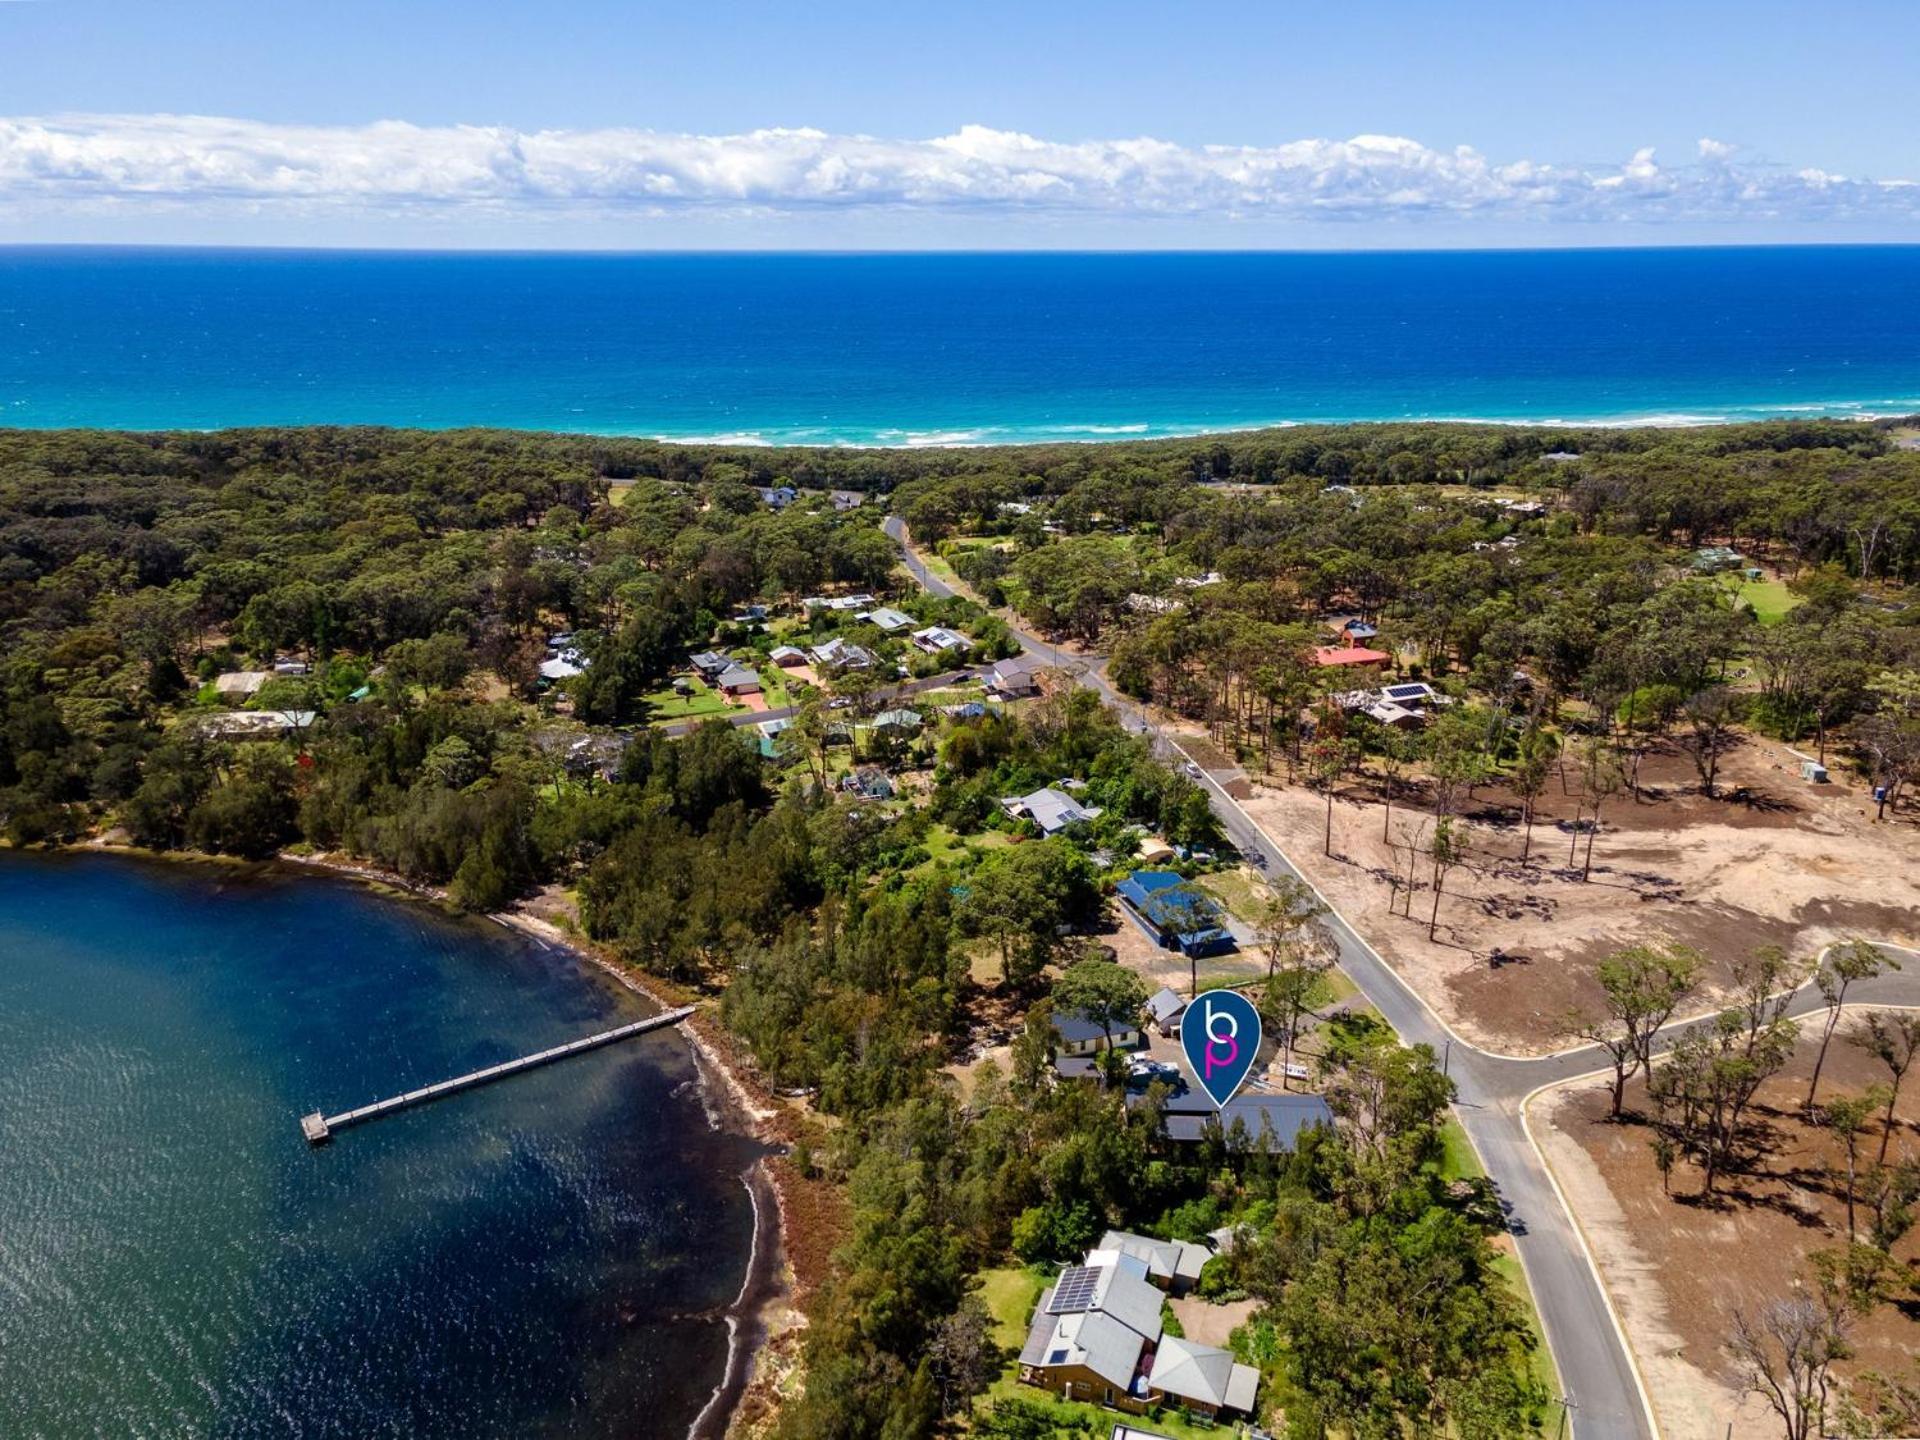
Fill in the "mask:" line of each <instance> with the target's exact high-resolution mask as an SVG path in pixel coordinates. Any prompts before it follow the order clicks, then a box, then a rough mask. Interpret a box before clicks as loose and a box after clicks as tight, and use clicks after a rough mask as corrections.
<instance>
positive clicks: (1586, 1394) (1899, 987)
mask: <svg viewBox="0 0 1920 1440" xmlns="http://www.w3.org/2000/svg"><path fill="white" fill-rule="evenodd" d="M885 529H886V533H887V534H888V535H889V536H890V537H891V538H892V539H893V540H894V541H895V542H896V543H897V544H898V545H899V546H900V548H901V552H902V554H903V555H904V556H905V558H906V565H907V570H908V572H909V573H910V574H911V575H912V576H913V578H914V579H915V580H916V581H918V582H919V583H920V584H921V585H922V586H924V587H925V588H926V589H927V590H928V591H930V592H931V593H933V594H935V595H951V594H953V593H955V592H954V589H953V587H952V586H951V585H949V584H947V583H946V582H944V581H943V580H941V579H940V578H939V577H938V576H937V575H934V574H933V573H931V572H930V571H929V570H928V569H927V567H926V565H925V563H924V561H923V560H922V559H921V557H920V556H919V555H917V554H916V553H915V551H914V549H913V547H912V545H911V544H910V543H909V541H908V538H907V535H906V529H905V525H904V523H903V522H902V521H901V519H900V517H899V516H890V517H888V519H887V521H886V522H885ZM1010 628H1012V629H1013V634H1014V635H1015V637H1016V638H1017V639H1018V640H1019V641H1020V644H1021V646H1022V647H1023V648H1024V649H1025V650H1026V651H1027V652H1028V653H1029V654H1031V655H1033V656H1035V657H1037V658H1039V659H1041V660H1043V661H1045V662H1047V663H1049V664H1056V665H1061V667H1062V668H1064V669H1067V670H1068V671H1069V672H1070V673H1072V674H1073V675H1074V676H1075V678H1076V680H1077V681H1078V683H1080V684H1083V685H1086V686H1088V687H1089V688H1090V689H1092V690H1094V691H1095V692H1096V693H1097V694H1099V695H1100V697H1101V698H1102V700H1104V701H1105V702H1106V704H1107V705H1108V706H1110V707H1112V708H1113V709H1114V710H1115V711H1116V712H1117V713H1118V714H1119V715H1120V716H1121V718H1122V720H1123V722H1124V723H1126V724H1127V725H1128V726H1129V727H1130V728H1133V729H1137V730H1139V731H1141V732H1142V733H1151V734H1152V735H1153V736H1154V742H1155V746H1156V748H1157V749H1158V750H1160V751H1161V752H1162V753H1163V754H1165V755H1167V756H1169V757H1177V758H1178V759H1179V760H1180V761H1182V762H1183V763H1184V765H1185V767H1186V768H1187V770H1188V773H1190V774H1193V775H1196V776H1198V777H1199V780H1200V783H1201V784H1202V785H1204V786H1205V787H1206V790H1207V794H1208V797H1209V798H1210V799H1211V800H1212V802H1213V809H1214V812H1215V814H1216V815H1217V816H1218V817H1219V819H1220V823H1221V826H1222V828H1223V829H1224V830H1225V831H1226V834H1227V838H1228V839H1230V840H1231V841H1232V842H1233V843H1234V845H1235V846H1236V847H1238V848H1239V850H1240V851H1241V852H1242V853H1243V854H1244V855H1246V856H1247V858H1248V859H1249V860H1250V861H1251V862H1252V863H1253V864H1254V866H1255V867H1256V869H1258V870H1260V871H1261V873H1263V874H1265V875H1267V876H1273V875H1275V874H1282V875H1291V876H1294V877H1295V878H1297V879H1299V880H1301V881H1302V882H1303V883H1305V884H1307V885H1309V886H1311V885H1312V882H1311V881H1310V880H1308V879H1307V878H1306V877H1305V876H1304V875H1301V874H1300V872H1299V871H1298V870H1297V869H1295V867H1294V866H1293V864H1292V862H1291V861H1290V860H1289V859H1288V858H1287V856H1286V854H1285V852H1284V851H1283V850H1282V849H1281V847H1280V846H1279V844H1278V843H1277V842H1276V841H1275V840H1274V839H1273V837H1272V836H1271V835H1269V834H1268V833H1267V832H1266V831H1265V830H1264V829H1263V828H1262V827H1261V826H1260V824H1259V823H1258V822H1257V821H1256V820H1254V819H1253V817H1252V816H1251V815H1249V814H1248V813H1247V812H1246V810H1245V809H1243V808H1242V807H1241V805H1240V803H1239V801H1237V800H1236V799H1235V798H1234V797H1233V796H1232V795H1231V794H1229V793H1228V791H1227V790H1226V789H1225V787H1223V786H1222V785H1221V784H1220V782H1219V780H1218V779H1217V778H1216V777H1214V776H1213V775H1210V774H1208V773H1207V772H1206V771H1205V770H1204V769H1202V768H1201V767H1200V766H1199V765H1198V764H1196V763H1194V762H1193V760H1192V757H1190V756H1189V755H1188V754H1187V752H1186V751H1185V750H1184V749H1182V748H1181V747H1180V745H1179V743H1178V741H1177V740H1176V739H1175V738H1173V737H1172V736H1169V735H1167V734H1165V733H1164V732H1163V731H1160V730H1159V729H1158V728H1157V727H1155V726H1154V725H1153V723H1152V720H1151V717H1149V716H1148V714H1147V713H1146V711H1145V710H1143V709H1142V708H1141V707H1140V706H1139V705H1138V704H1137V703H1135V702H1134V701H1133V700H1131V699H1129V698H1127V697H1126V696H1124V695H1121V694H1120V693H1119V692H1117V691H1116V690H1115V689H1114V688H1113V686H1112V684H1111V683H1110V682H1109V681H1108V679H1107V675H1106V664H1105V660H1104V658H1103V657H1100V656H1092V655H1089V656H1081V657H1073V658H1072V659H1068V658H1067V657H1064V656H1062V654H1061V652H1060V651H1059V650H1058V649H1057V648H1056V647H1054V646H1050V645H1047V644H1045V643H1044V642H1042V641H1041V640H1039V639H1038V637H1035V636H1032V635H1029V634H1027V633H1026V632H1025V631H1023V630H1021V629H1019V628H1018V627H1010ZM1314 893H1315V894H1316V895H1319V896H1320V899H1321V901H1322V903H1324V904H1326V906H1327V913H1326V915H1325V916H1324V917H1323V923H1324V924H1325V925H1326V927H1327V929H1328V931H1329V933H1330V934H1331V935H1332V937H1333V940H1334V943H1335V945H1336V946H1337V947H1338V949H1339V955H1340V965H1341V968H1342V969H1343V970H1344V971H1345V972H1346V974H1347V976H1348V978H1349V979H1351V980H1352V981H1353V983H1354V985H1355V986H1356V987H1358V989H1359V991H1360V993H1361V994H1362V995H1363V996H1364V997H1365V998H1366V1000H1367V1001H1368V1003H1370V1004H1371V1005H1372V1006H1373V1007H1374V1009H1376V1010H1377V1011H1378V1012H1379V1013H1380V1015H1381V1018H1383V1019H1384V1020H1385V1021H1386V1022H1387V1023H1388V1024H1390V1025H1392V1026H1393V1028H1394V1030H1395V1031H1396V1032H1398V1034H1399V1036H1400V1038H1401V1039H1402V1040H1403V1041H1404V1042H1405V1043H1407V1044H1409V1045H1414V1044H1426V1045H1430V1046H1432V1047H1433V1049H1434V1051H1435V1053H1436V1054H1442V1055H1444V1056H1445V1057H1446V1063H1447V1068H1448V1073H1449V1074H1450V1075H1451V1076H1452V1078H1453V1081H1454V1084H1455V1086H1456V1088H1457V1091H1458V1096H1457V1099H1456V1101H1455V1113H1456V1114H1457V1116H1458V1118H1459V1121H1460V1124H1461V1127H1462V1128H1463V1129H1464V1130H1465V1131H1466V1133H1467V1137H1468V1139H1469V1140H1471V1141H1472V1143H1473V1147H1474V1149H1475V1150H1476V1151H1477V1152H1478V1154H1479V1156H1480V1162H1481V1164H1482V1165H1483V1166H1484V1167H1485V1169H1486V1171H1487V1173H1488V1174H1489V1175H1490V1176H1491V1177H1493V1183H1494V1185H1495V1187H1496V1188H1497V1190H1498V1192H1499V1195H1500V1199H1501V1204H1502V1208H1503V1210H1504V1212H1505V1215H1506V1219H1507V1224H1508V1228H1509V1231H1510V1232H1511V1234H1512V1237H1513V1241H1514V1247H1515V1249H1516V1251H1517V1252H1518V1254H1519V1257H1520V1263H1521V1267H1522V1268H1523V1269H1524V1270H1525V1272H1526V1276H1527V1282H1528V1284H1529V1286H1530V1287H1531V1288H1532V1291H1533V1299H1534V1305H1535V1308H1536V1309H1537V1310H1538V1311H1539V1313H1540V1319H1541V1324H1542V1326H1543V1328H1544V1329H1545V1331H1546V1335H1547V1344H1548V1347H1549V1349H1550V1350H1551V1351H1552V1352H1553V1358H1554V1362H1555V1364H1556V1366H1557V1367H1558V1369H1559V1373H1560V1382H1561V1386H1562V1389H1563V1391H1564V1398H1565V1400H1566V1403H1567V1408H1568V1411H1569V1414H1568V1422H1569V1429H1570V1430H1571V1432H1572V1433H1573V1434H1574V1435H1575V1436H1577V1437H1578V1440H1657V1437H1658V1436H1659V1433H1660V1432H1659V1429H1658V1426H1657V1425H1656V1423H1655V1420H1654V1416H1653V1407H1652V1404H1651V1401H1650V1400H1649V1398H1648V1396H1647V1393H1646V1388H1645V1385H1644V1383H1643V1381H1642V1379H1641V1376H1640V1373H1639V1370H1638V1369H1637V1367H1636V1366H1635V1364H1634V1361H1633V1356H1632V1351H1631V1348H1630V1347H1629V1345H1628V1343H1627V1339H1626V1335H1625V1332H1624V1331H1623V1329H1622V1328H1621V1325H1620V1322H1619V1318H1618V1316H1617V1315H1616V1314H1615V1312H1614V1309H1613V1302H1612V1300H1611V1298H1610V1297H1609V1296H1608V1294H1607V1291H1606V1286H1605V1285H1604V1283H1603V1282H1602V1281H1601V1279H1600V1276H1599V1272H1598V1269H1597V1267H1596V1266H1595V1264H1594V1260H1593V1256H1592V1254H1591V1252H1590V1251H1589V1250H1588V1248H1587V1243H1586V1238H1585V1237H1584V1236H1583V1235H1582V1234H1581V1232H1580V1228H1579V1225H1578V1223H1577V1222H1576V1221H1575V1219H1574V1217H1573V1215H1572V1213H1571V1211H1570V1209H1569V1208H1568V1205H1567V1203H1566V1199H1565V1196H1564V1195H1562V1194H1561V1192H1560V1188H1559V1184H1558V1182H1557V1181H1556V1180H1555V1179H1554V1177H1553V1172H1552V1170H1551V1168H1550V1167H1549V1166H1548V1164H1547V1162H1546V1159H1545V1157H1544V1156H1543V1155H1542V1154H1541V1152H1540V1150H1539V1149H1538V1148H1537V1147H1536V1145H1535V1144H1534V1141H1533V1137H1532V1135H1531V1134H1530V1133H1529V1132H1528V1128H1527V1114H1526V1111H1527V1104H1528V1102H1529V1101H1530V1100H1531V1099H1532V1098H1533V1097H1534V1096H1535V1095H1536V1094H1538V1093H1539V1092H1540V1091H1542V1090H1546V1089H1551V1088H1553V1087H1555V1086H1558V1085H1562V1084H1565V1083H1567V1082H1568V1081H1571V1080H1576V1079H1579V1078H1581V1077H1583V1076H1587V1075H1592V1074H1595V1073H1597V1072H1601V1071H1604V1070H1607V1069H1608V1068H1609V1066H1608V1060H1607V1057H1606V1054H1605V1052H1604V1051H1602V1050H1601V1049H1600V1048H1599V1047H1598V1046H1594V1045H1586V1046H1579V1047H1575V1048H1573V1049H1569V1050H1564V1051H1561V1052H1559V1053H1557V1054H1552V1055H1544V1056H1537V1057H1528V1056H1515V1055H1503V1054H1499V1053H1497V1052H1494V1051H1490V1050H1483V1049H1481V1048H1479V1047H1477V1046H1475V1045H1473V1044H1471V1043H1469V1042H1467V1041H1466V1040H1463V1039H1462V1038H1461V1037H1460V1036H1458V1035H1456V1034H1455V1033H1454V1032H1453V1030H1452V1029H1451V1028H1450V1027H1449V1026H1448V1025H1447V1024H1446V1022H1445V1021H1444V1020H1442V1019H1441V1018H1440V1017H1439V1016H1438V1015H1437V1014H1435V1013H1434V1012H1433V1010H1432V1009H1431V1008H1429V1007H1428V1005H1427V1003H1426V1002H1425V1001H1424V1000H1423V999H1422V998H1421V997H1420V996H1419V995H1418V994H1417V993H1416V992H1415V991H1414V990H1413V989H1412V987H1410V986H1409V985H1408V984H1407V982H1406V981H1405V980H1403V979H1402V978H1401V976H1400V974H1399V972H1398V971H1396V970H1394V969H1393V967H1392V966H1390V965H1389V964H1388V963H1387V962H1386V961H1385V960H1384V959H1382V958H1381V956H1380V954H1379V952H1378V951H1376V950H1375V949H1374V948H1373V946H1372V945H1370V944H1369V943H1368V942H1367V941H1366V939H1365V938H1364V937H1363V936H1361V934H1360V933H1359V932H1358V931H1357V930H1355V929H1354V928H1353V926H1352V925H1351V924H1349V923H1348V921H1347V920H1346V918H1345V917H1344V916H1342V915H1341V914H1340V912H1339V910H1338V909H1336V908H1335V907H1334V905H1333V904H1332V902H1331V901H1329V900H1327V897H1326V896H1325V895H1323V894H1320V891H1319V890H1318V889H1317V888H1315V890H1314ZM1885 948H1887V949H1893V948H1894V947H1885ZM1847 998H1848V1003H1849V1005H1850V1006H1851V1005H1856V1004H1858V1005H1874V1004H1882V1005H1910V1004H1913V1003H1915V1002H1916V1000H1920V965H1914V964H1912V963H1909V964H1908V968H1907V969H1906V970H1905V971H1903V972H1900V971H1897V972H1893V973H1890V974H1885V975H1882V976H1880V977H1878V978H1876V979H1874V980H1871V981H1865V982H1856V984H1855V985H1854V986H1853V988H1852V989H1851V990H1850V991H1849V992H1848V997H1847ZM1825 1004H1826V1002H1825V1000H1824V998H1823V997H1822V996H1821V995H1820V993H1819V991H1818V990H1817V989H1816V988H1815V987H1813V986H1812V985H1811V984H1808V985H1803V986H1801V987H1800V988H1799V989H1798V990H1797V991H1795V992H1794V996H1793V1000H1792V1002H1791V1005H1790V1008H1789V1013H1790V1014H1793V1015H1795V1016H1802V1015H1807V1014H1811V1013H1814V1012H1815V1011H1818V1010H1822V1009H1824V1008H1825ZM1711 1018H1712V1017H1711V1016H1696V1017H1692V1018H1690V1019H1686V1020H1681V1021H1676V1022H1675V1023H1674V1024H1672V1025H1669V1026H1668V1027H1667V1028H1666V1029H1665V1030H1663V1031H1662V1032H1661V1037H1660V1042H1661V1048H1662V1049H1663V1050H1664V1049H1666V1048H1668V1047H1670V1046H1671V1045H1672V1044H1673V1043H1674V1042H1675V1041H1677V1040H1678V1039H1679V1038H1680V1037H1681V1036H1682V1035H1683V1034H1685V1033H1686V1031H1687V1030H1688V1029H1690V1028H1692V1027H1694V1026H1697V1025H1702V1024H1707V1023H1710V1022H1711Z"/></svg>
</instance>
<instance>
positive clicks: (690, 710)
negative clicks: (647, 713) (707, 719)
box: [646, 680, 746, 720]
mask: <svg viewBox="0 0 1920 1440" xmlns="http://www.w3.org/2000/svg"><path fill="white" fill-rule="evenodd" d="M692 684H693V693H692V694H691V695H682V694H680V693H679V692H678V691H677V690H675V689H674V688H673V687H672V686H671V685H669V686H668V687H667V688H666V689H664V690H656V691H654V692H653V693H652V694H651V695H649V696H647V697H646V700H647V704H648V705H649V706H650V707H651V708H652V715H653V718H654V719H655V720H691V719H696V718H698V717H700V716H703V715H731V714H732V713H733V712H734V711H736V710H744V709H745V708H746V707H745V706H744V705H735V704H734V703H733V702H732V701H731V700H729V699H727V697H726V696H724V695H722V694H721V693H720V692H719V691H717V690H713V689H709V688H708V686H707V682H706V681H704V680H694V681H693V682H692Z"/></svg>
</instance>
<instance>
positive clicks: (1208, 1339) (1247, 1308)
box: [1167, 1295, 1260, 1350]
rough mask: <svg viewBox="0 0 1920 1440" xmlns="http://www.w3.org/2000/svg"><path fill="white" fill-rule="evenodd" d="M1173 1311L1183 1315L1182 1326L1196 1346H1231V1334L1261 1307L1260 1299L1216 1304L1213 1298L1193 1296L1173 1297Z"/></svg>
mask: <svg viewBox="0 0 1920 1440" xmlns="http://www.w3.org/2000/svg"><path fill="white" fill-rule="evenodd" d="M1167 1304H1168V1305H1170V1306H1172V1307H1173V1313H1174V1314H1175V1316H1177V1317H1178V1318H1179V1321H1180V1328H1181V1329H1182V1330H1184V1331H1185V1332H1186V1335H1187V1339H1189V1340H1191V1341H1193V1342H1194V1343H1195V1344H1196V1345H1218V1346H1219V1347H1220V1348H1221V1349H1223V1350H1224V1349H1226V1348H1227V1337H1228V1336H1229V1335H1231V1334H1232V1333H1233V1332H1234V1330H1235V1329H1236V1328H1237V1327H1239V1326H1241V1325H1244V1324H1246V1323H1247V1321H1248V1320H1250V1319H1251V1318H1252V1317H1253V1312H1254V1311H1255V1310H1257V1309H1259V1308H1260V1302H1259V1301H1257V1300H1229V1301H1228V1302H1227V1303H1226V1304H1224V1305H1216V1304H1214V1303H1213V1302H1212V1301H1211V1300H1199V1299H1196V1298H1194V1297H1193V1296H1191V1295H1187V1296H1183V1297H1182V1298H1181V1299H1178V1300H1169V1301H1168V1302H1167Z"/></svg>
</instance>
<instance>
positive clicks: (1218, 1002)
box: [1180, 990, 1260, 1110]
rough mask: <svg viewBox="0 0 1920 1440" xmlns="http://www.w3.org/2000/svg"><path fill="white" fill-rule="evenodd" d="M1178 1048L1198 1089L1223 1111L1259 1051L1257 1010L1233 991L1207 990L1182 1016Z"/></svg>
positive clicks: (1244, 997) (1251, 1003)
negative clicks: (1197, 1084)
mask: <svg viewBox="0 0 1920 1440" xmlns="http://www.w3.org/2000/svg"><path fill="white" fill-rule="evenodd" d="M1180 1048H1181V1049H1182V1050H1184V1051H1186V1054H1187V1064H1188V1066H1189V1067H1190V1068H1191V1069H1192V1071H1193V1073H1194V1076H1195V1077H1196V1078H1197V1079H1198V1080H1199V1081H1200V1088H1201V1089H1203V1090H1205V1091H1206V1092H1207V1096H1208V1098H1209V1099H1211V1100H1212V1101H1213V1103H1214V1104H1215V1105H1217V1106H1219V1107H1220V1108H1221V1109H1223V1110H1224V1109H1225V1108H1226V1104H1227V1102H1228V1101H1229V1100H1231V1099H1232V1098H1233V1096H1234V1092H1235V1091H1237V1090H1238V1089H1239V1088H1240V1086H1241V1084H1242V1083H1243V1082H1244V1081H1245V1080H1246V1078H1247V1072H1248V1071H1250V1070H1252V1069H1253V1061H1254V1057H1255V1056H1256V1055H1258V1054H1259V1053H1260V1012H1259V1011H1258V1010H1256V1009H1254V1008H1253V1002H1252V1001H1250V1000H1248V999H1247V998H1246V996H1244V995H1241V994H1239V993H1237V992H1236V991H1232V990H1209V991H1208V992H1207V993H1206V994H1204V995H1202V996H1201V997H1200V998H1199V999H1198V1000H1195V1001H1194V1002H1193V1003H1192V1004H1191V1005H1189V1006H1188V1007H1187V1013H1186V1014H1185V1015H1184V1016H1182V1017H1181V1020H1180Z"/></svg>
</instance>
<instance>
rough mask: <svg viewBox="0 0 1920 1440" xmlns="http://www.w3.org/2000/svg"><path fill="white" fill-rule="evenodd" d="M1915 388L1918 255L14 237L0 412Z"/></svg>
mask: <svg viewBox="0 0 1920 1440" xmlns="http://www.w3.org/2000/svg"><path fill="white" fill-rule="evenodd" d="M1916 410H1920V247H1909V246H1900V247H1787V248H1754V249H1668V250H1586V251H1530V252H1512V251H1507V252H1475V253H1407V252H1397V253H1368V254H1357V253H1350V254H1172V253H1160V254H915V255H892V254H888V255H870V254H862V255H812V254H808V255H796V254H756V255H737V254H648V255H599V254H498V253H494V254H451V253H442V254H425V253H395V252H383V253H355V252H341V251H325V252H314V251H304V252H303V251H222V250H111V249H66V248H55V249H0V425H11V426H32V427H51V426H73V425H97V426H114V427H128V428H136V429H161V428H175V427H180V428H213V427H219V426H228V425H267V424H304V423H368V424H381V425H417V426H430V427H450V426H466V425H493V426H516V427H529V428H540V429H561V430H574V431H593V432H602V433H609V434H623V435H652V436H661V437H666V438H671V439H679V440H693V439H715V438H724V439H727V440H732V441H750V442H765V443H809V444H863V445H865V444H878V445H923V444H988V443H993V442H1004V441H1028V440H1091V439H1101V438H1118V437H1127V436H1153V435H1172V434H1183V433H1192V432H1197V431H1205V430H1216V429H1232V428H1244V427H1249V426H1259V425H1275V424H1287V423H1295V422H1307V421H1333V420H1502V421H1566V422H1570V423H1600V422H1608V421H1634V422H1642V423H1648V422H1651V423H1662V422H1664V423H1686V422H1689V421H1712V420H1734V419H1750V418H1755V417H1761V416H1777V415H1815V414H1820V415H1878V414H1901V413H1908V412H1912V411H1916Z"/></svg>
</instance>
